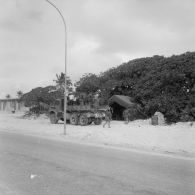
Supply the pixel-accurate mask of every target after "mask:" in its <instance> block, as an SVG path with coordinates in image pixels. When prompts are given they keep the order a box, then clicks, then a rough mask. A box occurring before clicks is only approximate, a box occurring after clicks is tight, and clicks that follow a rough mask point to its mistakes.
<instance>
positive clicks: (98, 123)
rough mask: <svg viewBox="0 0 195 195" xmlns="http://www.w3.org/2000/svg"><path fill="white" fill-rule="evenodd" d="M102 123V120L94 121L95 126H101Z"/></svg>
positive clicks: (96, 119)
mask: <svg viewBox="0 0 195 195" xmlns="http://www.w3.org/2000/svg"><path fill="white" fill-rule="evenodd" d="M101 123H102V119H101V118H95V120H94V124H95V125H101Z"/></svg>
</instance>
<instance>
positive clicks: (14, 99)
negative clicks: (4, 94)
mask: <svg viewBox="0 0 195 195" xmlns="http://www.w3.org/2000/svg"><path fill="white" fill-rule="evenodd" d="M16 100H20V99H19V98H6V99H0V101H16Z"/></svg>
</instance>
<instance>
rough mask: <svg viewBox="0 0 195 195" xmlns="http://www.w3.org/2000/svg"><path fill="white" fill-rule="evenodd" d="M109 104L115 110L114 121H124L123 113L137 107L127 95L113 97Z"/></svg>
mask: <svg viewBox="0 0 195 195" xmlns="http://www.w3.org/2000/svg"><path fill="white" fill-rule="evenodd" d="M108 102H109V105H110V107H111V108H112V110H113V119H115V120H122V119H123V111H124V110H125V109H127V108H131V107H133V106H135V105H136V104H135V103H133V102H132V99H131V98H130V97H129V96H125V95H113V96H112V97H111V98H110V99H109V100H108Z"/></svg>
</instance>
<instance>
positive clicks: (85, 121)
mask: <svg viewBox="0 0 195 195" xmlns="http://www.w3.org/2000/svg"><path fill="white" fill-rule="evenodd" d="M104 117H105V109H104V108H100V107H98V106H94V105H92V104H87V105H86V104H85V105H84V104H82V105H75V104H69V103H68V104H67V107H66V120H67V121H68V122H69V123H70V124H72V125H81V126H85V125H90V124H92V123H94V124H95V125H100V124H101V123H102V120H103V119H104ZM49 118H50V122H51V123H52V124H56V123H58V121H59V120H62V121H64V99H57V100H56V101H55V102H54V104H53V105H51V106H50V108H49Z"/></svg>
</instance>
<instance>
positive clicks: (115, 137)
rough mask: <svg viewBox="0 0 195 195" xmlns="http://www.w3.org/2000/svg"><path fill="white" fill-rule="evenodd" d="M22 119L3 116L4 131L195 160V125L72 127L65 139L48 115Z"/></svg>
mask: <svg viewBox="0 0 195 195" xmlns="http://www.w3.org/2000/svg"><path fill="white" fill-rule="evenodd" d="M22 115H23V113H15V114H12V113H5V112H0V130H2V131H8V132H15V133H23V134H29V135H34V136H42V137H46V138H50V139H58V140H61V141H64V140H65V141H73V142H80V143H90V144H97V145H104V146H105V145H106V146H114V147H120V148H128V149H136V150H142V151H146V152H158V153H159V152H160V153H166V154H171V155H182V156H186V157H195V141H194V140H195V123H190V122H186V123H177V124H173V125H166V126H152V125H151V124H150V120H136V121H133V122H130V123H129V124H124V122H123V121H112V122H111V128H107V127H105V128H103V127H102V125H93V124H92V125H89V126H73V125H69V124H68V125H67V135H66V136H65V135H63V133H64V130H63V123H62V122H61V123H59V124H50V122H49V119H48V118H47V117H46V116H44V115H42V116H40V117H38V118H36V117H30V118H26V119H24V118H23V117H22Z"/></svg>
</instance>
